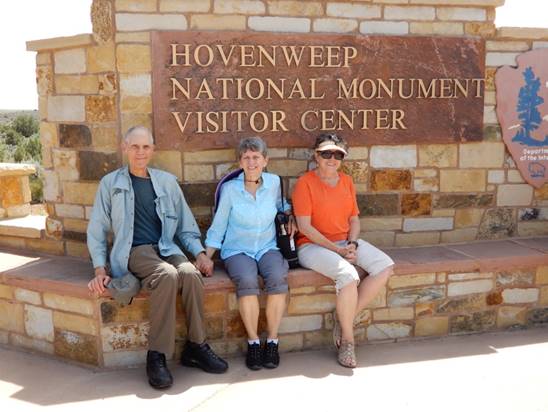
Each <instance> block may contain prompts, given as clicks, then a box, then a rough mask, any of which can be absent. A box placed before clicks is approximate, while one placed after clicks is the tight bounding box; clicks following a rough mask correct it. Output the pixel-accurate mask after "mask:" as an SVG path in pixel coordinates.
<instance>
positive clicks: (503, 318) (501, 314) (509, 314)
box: [497, 306, 526, 328]
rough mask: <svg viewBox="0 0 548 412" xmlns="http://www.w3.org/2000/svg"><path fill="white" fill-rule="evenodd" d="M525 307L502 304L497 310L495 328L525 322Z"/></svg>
mask: <svg viewBox="0 0 548 412" xmlns="http://www.w3.org/2000/svg"><path fill="white" fill-rule="evenodd" d="M525 314H526V308H525V307H520V306H502V307H500V308H499V309H498V312H497V328H509V327H512V326H516V325H524V324H525Z"/></svg>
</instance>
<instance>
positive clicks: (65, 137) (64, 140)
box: [59, 124, 92, 148]
mask: <svg viewBox="0 0 548 412" xmlns="http://www.w3.org/2000/svg"><path fill="white" fill-rule="evenodd" d="M59 137H60V138H59V145H60V146H61V147H67V148H76V147H86V146H90V145H91V144H92V140H91V132H90V130H89V127H88V126H86V125H83V124H60V125H59Z"/></svg>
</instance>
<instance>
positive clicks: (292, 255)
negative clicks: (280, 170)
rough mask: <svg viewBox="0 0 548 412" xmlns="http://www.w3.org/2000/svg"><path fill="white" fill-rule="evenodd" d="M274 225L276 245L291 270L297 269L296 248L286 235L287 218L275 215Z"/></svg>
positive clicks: (281, 188) (283, 214)
mask: <svg viewBox="0 0 548 412" xmlns="http://www.w3.org/2000/svg"><path fill="white" fill-rule="evenodd" d="M278 178H279V179H280V193H281V195H282V209H285V205H284V184H283V181H282V178H281V177H280V176H278ZM274 223H275V225H276V244H277V246H278V248H279V249H280V252H281V253H282V255H283V257H284V258H285V259H286V260H287V263H289V267H290V268H291V269H295V268H298V267H299V258H298V256H297V247H296V246H295V241H294V239H293V238H292V237H291V236H290V235H289V233H287V230H286V225H287V224H288V223H289V216H287V215H286V214H285V213H284V212H278V213H276V218H275V219H274Z"/></svg>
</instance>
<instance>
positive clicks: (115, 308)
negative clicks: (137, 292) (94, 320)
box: [101, 298, 150, 324]
mask: <svg viewBox="0 0 548 412" xmlns="http://www.w3.org/2000/svg"><path fill="white" fill-rule="evenodd" d="M149 304H150V301H149V299H148V298H137V299H134V300H133V302H132V304H131V305H127V306H120V305H119V304H117V303H116V302H115V301H114V300H106V301H103V302H101V320H102V322H103V324H108V323H118V322H124V323H127V322H140V321H145V320H147V319H148V311H149Z"/></svg>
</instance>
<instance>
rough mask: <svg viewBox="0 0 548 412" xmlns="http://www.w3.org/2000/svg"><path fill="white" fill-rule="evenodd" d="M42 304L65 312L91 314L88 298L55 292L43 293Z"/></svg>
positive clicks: (90, 302) (91, 309)
mask: <svg viewBox="0 0 548 412" xmlns="http://www.w3.org/2000/svg"><path fill="white" fill-rule="evenodd" d="M43 298H44V305H45V306H47V307H49V308H52V309H59V310H63V311H65V312H75V313H80V314H82V315H88V316H92V315H93V303H92V301H90V300H85V299H80V298H74V297H72V296H63V295H57V294H55V293H44V296H43Z"/></svg>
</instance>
